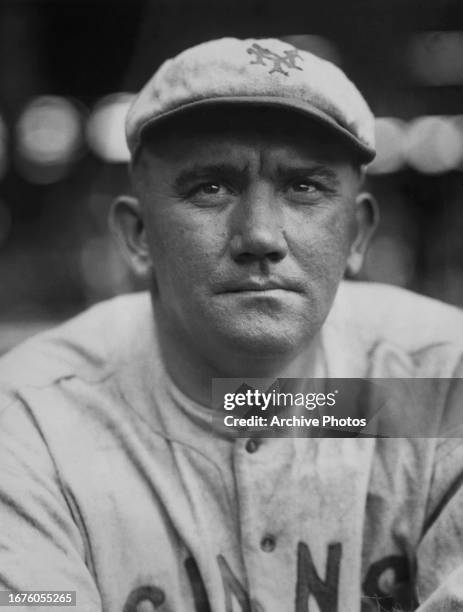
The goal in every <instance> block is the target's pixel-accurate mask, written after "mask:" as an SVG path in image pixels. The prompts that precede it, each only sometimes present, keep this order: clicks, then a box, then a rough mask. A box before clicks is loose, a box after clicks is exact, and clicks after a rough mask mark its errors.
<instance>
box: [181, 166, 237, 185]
mask: <svg viewBox="0 0 463 612" xmlns="http://www.w3.org/2000/svg"><path fill="white" fill-rule="evenodd" d="M243 171H244V169H241V168H239V167H237V166H236V165H235V164H230V163H226V162H223V163H216V164H215V163H211V164H193V165H192V166H190V167H188V168H185V169H184V170H182V171H181V172H180V173H179V174H178V176H177V177H176V179H175V186H176V187H177V188H182V187H185V186H186V185H188V184H189V183H193V182H194V181H197V180H198V179H201V178H207V177H211V176H218V177H229V178H239V177H242V173H243Z"/></svg>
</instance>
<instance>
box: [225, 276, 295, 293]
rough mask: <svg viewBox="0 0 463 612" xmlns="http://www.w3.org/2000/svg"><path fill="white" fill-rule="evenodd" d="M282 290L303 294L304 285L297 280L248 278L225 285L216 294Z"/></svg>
mask: <svg viewBox="0 0 463 612" xmlns="http://www.w3.org/2000/svg"><path fill="white" fill-rule="evenodd" d="M275 289H280V290H283V291H293V292H295V293H302V292H303V285H302V283H300V282H298V281H296V280H287V279H272V278H259V277H256V278H246V279H240V280H234V281H230V282H226V283H223V284H222V285H221V286H220V287H219V288H218V291H216V293H242V292H247V291H255V292H259V291H272V290H275Z"/></svg>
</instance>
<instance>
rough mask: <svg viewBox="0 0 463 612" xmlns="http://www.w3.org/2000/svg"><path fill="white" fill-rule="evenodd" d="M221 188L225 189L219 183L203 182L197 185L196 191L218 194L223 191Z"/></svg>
mask: <svg viewBox="0 0 463 612" xmlns="http://www.w3.org/2000/svg"><path fill="white" fill-rule="evenodd" d="M221 190H224V187H223V186H222V185H220V184H219V183H203V184H202V185H199V187H197V189H196V192H197V193H202V194H206V195H216V194H218V193H221Z"/></svg>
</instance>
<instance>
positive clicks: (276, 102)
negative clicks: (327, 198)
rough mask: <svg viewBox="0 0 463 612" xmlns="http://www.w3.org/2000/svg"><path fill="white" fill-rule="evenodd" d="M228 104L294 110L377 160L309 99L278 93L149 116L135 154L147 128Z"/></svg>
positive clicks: (363, 157)
mask: <svg viewBox="0 0 463 612" xmlns="http://www.w3.org/2000/svg"><path fill="white" fill-rule="evenodd" d="M226 105H228V106H255V107H259V106H262V107H270V108H281V109H282V110H286V111H293V112H296V113H299V114H300V115H304V116H306V117H308V118H310V119H311V120H313V121H315V122H317V123H318V124H320V125H323V126H325V127H326V128H328V129H329V130H330V131H331V133H332V134H334V135H337V136H339V137H340V138H341V139H342V140H343V141H344V142H345V143H346V145H350V146H351V147H352V149H353V151H355V152H356V154H357V157H358V159H359V162H361V163H369V162H371V161H372V160H373V159H374V157H375V155H376V152H375V150H374V149H373V148H372V147H370V146H368V145H367V144H365V143H364V142H363V141H362V140H360V139H359V138H357V137H356V136H355V135H354V134H352V132H350V131H349V130H348V129H347V128H345V127H344V126H342V125H341V124H339V123H338V122H337V121H336V120H335V119H333V117H331V116H330V115H328V114H326V113H324V112H323V111H321V110H320V109H318V108H317V107H315V106H313V105H311V104H309V103H307V102H303V101H302V100H297V99H294V98H289V99H288V98H279V97H276V96H253V97H250V96H236V97H231V96H230V97H217V98H203V99H201V100H196V101H194V102H189V103H188V104H183V105H182V106H178V107H176V108H174V109H172V110H169V111H166V112H164V113H162V114H160V115H156V116H155V117H151V118H149V119H146V120H145V122H144V123H142V124H141V125H140V126H139V128H138V137H136V139H135V143H134V146H133V155H134V156H135V154H136V152H137V150H138V149H139V147H140V144H141V141H142V138H143V135H144V134H145V133H146V131H147V130H148V129H151V128H153V127H154V126H156V125H159V124H160V123H164V122H165V121H167V120H168V119H172V118H174V117H177V116H180V115H183V114H185V113H187V112H189V111H193V110H195V109H199V108H204V107H212V106H215V107H217V106H226Z"/></svg>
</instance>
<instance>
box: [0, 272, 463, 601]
mask: <svg viewBox="0 0 463 612" xmlns="http://www.w3.org/2000/svg"><path fill="white" fill-rule="evenodd" d="M462 321H463V316H462V314H461V313H460V312H459V311H458V310H457V309H454V308H452V307H450V306H446V305H443V304H441V303H438V302H435V301H433V300H430V299H427V298H424V297H419V296H416V295H414V294H411V293H409V292H406V291H404V290H401V289H396V288H392V287H386V286H381V285H373V284H372V285H367V284H362V283H349V282H344V283H342V285H341V287H340V289H339V292H338V295H337V298H336V301H335V304H334V306H333V308H332V310H331V312H330V315H329V317H328V319H327V321H326V322H325V324H324V326H323V329H322V331H321V334H320V352H319V356H318V360H317V361H318V363H317V368H318V369H317V375H320V374H321V373H322V374H323V376H326V377H338V378H364V377H372V378H386V377H398V378H401V377H402V378H409V377H417V378H441V379H450V378H452V377H454V378H455V377H460V376H461V372H462V369H461V359H462V353H463V351H462V347H463V343H462V342H461V338H459V337H458V333H457V331H458V330H461V329H463V326H462ZM307 374H308V376H310V375H314V372H308V373H307ZM0 380H1V388H2V395H1V399H0V438H1V442H0V466H1V473H0V589H11V590H18V591H24V590H73V591H76V594H77V608H76V609H77V610H78V611H79V612H101V611H105V612H121V611H123V612H141V611H143V612H145V611H150V610H160V611H164V612H167V611H169V612H251V611H253V612H282V611H284V612H293V611H294V612H307V611H308V610H310V611H311V612H314V611H317V610H319V611H320V612H342V611H345V612H355V611H360V610H361V611H362V612H369V611H373V610H392V609H395V608H394V606H399V605H400V606H402V609H412V608H413V606H415V605H418V604H420V607H419V608H418V609H419V610H420V612H428V611H430V610H433V611H435V610H460V609H462V608H463V590H462V588H461V584H462V580H463V567H462V564H463V544H462V542H461V537H460V536H461V532H462V530H463V518H462V517H463V495H462V493H461V486H460V485H461V482H462V478H463V444H461V442H460V439H459V438H457V437H455V438H407V439H404V438H402V439H373V438H365V439H355V438H353V439H348V438H323V439H304V438H291V437H288V438H265V439H252V438H249V437H248V438H235V437H234V436H233V435H228V434H227V433H226V432H224V431H223V429H218V428H216V427H215V425H214V422H213V421H212V420H211V418H210V411H209V410H208V409H207V408H205V407H203V406H201V405H198V404H196V403H195V402H193V401H191V400H190V399H189V398H188V397H186V396H184V395H183V393H182V392H181V391H180V390H179V389H178V388H177V387H176V386H175V385H174V384H173V382H172V381H171V379H170V378H169V376H168V374H167V373H166V371H165V370H164V367H163V363H162V359H161V356H160V354H159V347H158V343H157V340H156V329H155V326H154V320H153V316H152V309H151V302H150V298H149V296H148V295H147V294H136V295H130V296H123V297H119V298H116V299H114V300H111V301H108V302H105V303H102V304H99V305H97V306H95V307H93V308H92V309H90V310H89V311H87V312H85V313H84V314H82V315H80V316H78V317H77V318H75V319H73V320H72V321H70V322H68V323H66V324H64V325H63V326H61V327H58V328H56V329H54V330H51V331H49V332H46V333H44V334H41V335H39V336H37V337H35V338H33V339H31V340H29V341H27V342H26V343H24V344H23V345H21V346H20V347H18V348H17V349H15V350H13V351H12V352H11V353H9V354H8V355H7V356H6V357H4V358H3V359H2V361H1V365H0ZM452 384H453V383H452V382H451V381H449V387H448V389H447V393H446V394H444V395H442V394H438V393H437V392H436V394H435V396H432V397H429V398H428V402H427V404H426V406H427V409H429V410H431V411H433V414H435V418H436V419H437V420H438V419H439V418H441V415H442V414H443V413H444V412H445V410H446V408H447V405H448V403H449V402H451V401H452V402H453V403H454V404H455V392H454V389H453V387H452ZM41 609H46V608H41ZM51 609H52V608H50V610H51ZM53 609H54V608H53Z"/></svg>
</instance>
